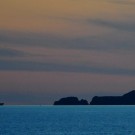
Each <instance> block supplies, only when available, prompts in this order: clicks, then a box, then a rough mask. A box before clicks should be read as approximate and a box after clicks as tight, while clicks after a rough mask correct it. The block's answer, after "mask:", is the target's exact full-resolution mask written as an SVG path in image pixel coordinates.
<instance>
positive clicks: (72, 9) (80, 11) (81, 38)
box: [0, 0, 135, 104]
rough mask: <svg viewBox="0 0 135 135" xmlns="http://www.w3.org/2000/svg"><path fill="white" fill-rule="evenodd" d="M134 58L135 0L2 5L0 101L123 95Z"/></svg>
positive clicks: (15, 0) (130, 83) (134, 81)
mask: <svg viewBox="0 0 135 135" xmlns="http://www.w3.org/2000/svg"><path fill="white" fill-rule="evenodd" d="M134 59H135V0H1V1H0V102H5V104H52V103H53V101H54V100H57V99H59V98H61V97H67V96H77V97H79V99H80V98H85V99H87V100H88V101H90V100H91V98H92V97H93V96H95V95H98V96H102V95H121V94H124V93H125V92H128V91H130V90H132V89H135V60H134Z"/></svg>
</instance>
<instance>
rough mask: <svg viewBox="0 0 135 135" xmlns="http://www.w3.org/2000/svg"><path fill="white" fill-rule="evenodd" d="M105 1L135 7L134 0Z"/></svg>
mask: <svg viewBox="0 0 135 135" xmlns="http://www.w3.org/2000/svg"><path fill="white" fill-rule="evenodd" d="M105 1H107V2H110V3H116V4H121V5H135V2H134V1H132V0H105Z"/></svg>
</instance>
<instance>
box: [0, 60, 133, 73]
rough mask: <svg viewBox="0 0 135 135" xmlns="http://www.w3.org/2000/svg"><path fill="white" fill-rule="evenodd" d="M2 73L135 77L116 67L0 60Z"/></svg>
mask: <svg viewBox="0 0 135 135" xmlns="http://www.w3.org/2000/svg"><path fill="white" fill-rule="evenodd" d="M0 70H1V71H31V72H32V71H33V72H34V71H42V72H44V71H45V72H75V73H97V74H112V75H129V76H135V70H131V69H125V68H115V67H113V68H112V67H102V66H100V67H99V66H87V65H80V64H72V65H71V64H62V63H54V62H53V63H49V62H44V63H41V62H34V61H9V60H0Z"/></svg>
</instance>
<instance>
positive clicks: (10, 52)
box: [0, 48, 26, 58]
mask: <svg viewBox="0 0 135 135" xmlns="http://www.w3.org/2000/svg"><path fill="white" fill-rule="evenodd" d="M25 55H26V54H25V53H24V52H22V51H18V50H15V49H11V48H0V57H2V58H3V57H23V56H25Z"/></svg>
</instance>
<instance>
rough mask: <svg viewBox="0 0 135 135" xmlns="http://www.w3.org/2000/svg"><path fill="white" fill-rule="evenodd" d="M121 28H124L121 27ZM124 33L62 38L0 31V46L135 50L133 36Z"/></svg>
mask: <svg viewBox="0 0 135 135" xmlns="http://www.w3.org/2000/svg"><path fill="white" fill-rule="evenodd" d="M91 22H93V23H97V24H99V25H101V26H102V25H103V26H107V27H118V25H114V24H113V23H106V22H104V21H101V20H91ZM119 25H120V24H119ZM121 28H124V27H122V26H121ZM130 35H131V34H129V33H128V34H124V33H118V32H117V33H111V34H108V33H107V34H103V35H100V36H99V35H97V36H85V37H71V38H69V37H62V36H59V35H54V34H47V33H30V32H14V31H0V44H1V45H2V44H4V46H7V47H9V46H10V47H11V46H12V47H13V46H14V47H19V46H20V47H22V46H25V47H28V46H30V47H34V46H38V47H39V46H41V47H45V48H55V49H59V48H63V49H78V50H80V49H81V50H97V51H108V50H118V49H123V50H128V49H135V46H134V43H135V39H134V35H131V36H130Z"/></svg>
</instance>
